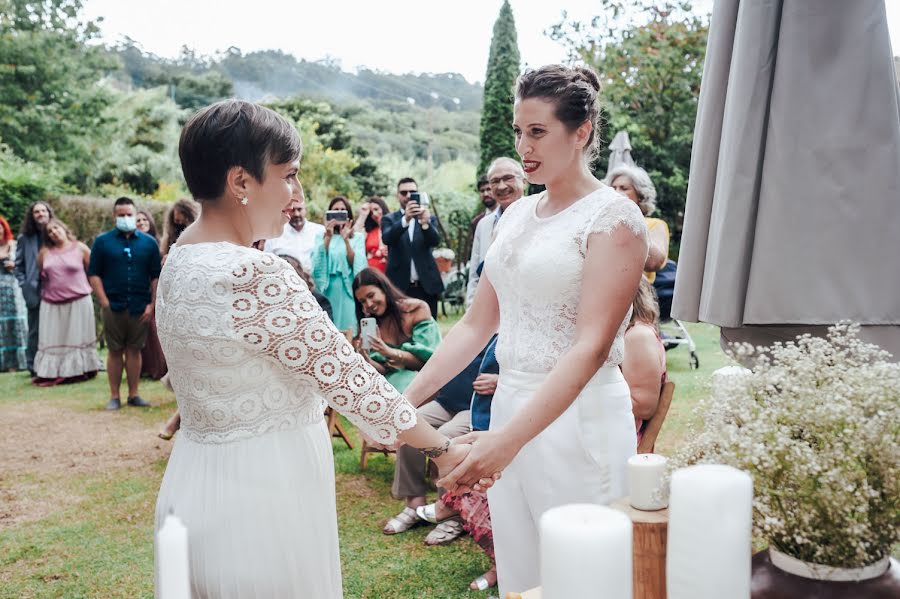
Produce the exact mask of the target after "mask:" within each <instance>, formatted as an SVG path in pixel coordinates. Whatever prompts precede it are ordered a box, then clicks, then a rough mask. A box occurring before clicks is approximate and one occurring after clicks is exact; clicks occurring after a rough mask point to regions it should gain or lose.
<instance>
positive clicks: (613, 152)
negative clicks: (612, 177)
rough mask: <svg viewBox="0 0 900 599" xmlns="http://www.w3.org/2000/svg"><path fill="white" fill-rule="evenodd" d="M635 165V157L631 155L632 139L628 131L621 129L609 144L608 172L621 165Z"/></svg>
mask: <svg viewBox="0 0 900 599" xmlns="http://www.w3.org/2000/svg"><path fill="white" fill-rule="evenodd" d="M623 164H625V165H627V166H634V158H632V157H631V140H630V139H628V132H627V131H619V132H618V133H616V136H615V137H613V140H612V142H610V144H609V163H608V164H607V166H606V174H607V175H609V173H610V172H612V170H613V169H614V168H616V167H617V166H620V165H623Z"/></svg>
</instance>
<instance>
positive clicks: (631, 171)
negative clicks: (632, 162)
mask: <svg viewBox="0 0 900 599" xmlns="http://www.w3.org/2000/svg"><path fill="white" fill-rule="evenodd" d="M606 184H607V185H609V186H610V187H612V188H613V189H615V190H616V191H618V192H619V193H621V194H622V195H624V196H626V197H627V198H628V199H630V200H631V201H632V202H634V203H635V204H637V205H638V208H640V209H641V212H643V213H644V221H645V222H646V223H647V230H648V231H649V232H650V253H649V254H648V255H647V262H646V264H644V276H645V277H647V280H648V281H650V282H651V283H652V282H653V281H654V279H656V271H658V270H660V269H661V268H662V267H664V266H665V265H666V260H668V258H669V227H668V225H666V221H664V220H662V219H661V218H652V217H650V215H651V214H653V211H654V210H656V187H654V186H653V181H651V180H650V175H648V174H647V171H645V170H644V169H642V168H641V167H639V166H628V165H625V164H623V165H621V166H617V167H616V168H614V169H612V170H611V171H610V172H609V173H608V174H607V175H606Z"/></svg>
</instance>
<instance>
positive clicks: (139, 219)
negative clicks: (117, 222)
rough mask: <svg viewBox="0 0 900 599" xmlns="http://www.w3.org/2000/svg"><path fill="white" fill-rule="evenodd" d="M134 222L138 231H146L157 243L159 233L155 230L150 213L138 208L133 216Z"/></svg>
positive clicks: (153, 220) (154, 221)
mask: <svg viewBox="0 0 900 599" xmlns="http://www.w3.org/2000/svg"><path fill="white" fill-rule="evenodd" d="M134 222H135V224H136V225H137V230H138V231H140V232H141V233H146V234H147V235H149V236H150V237H152V238H153V239H155V240H156V243H159V235H158V234H157V231H156V220H155V219H154V218H153V215H152V214H150V213H149V212H148V211H146V210H138V211H137V216H135V217H134Z"/></svg>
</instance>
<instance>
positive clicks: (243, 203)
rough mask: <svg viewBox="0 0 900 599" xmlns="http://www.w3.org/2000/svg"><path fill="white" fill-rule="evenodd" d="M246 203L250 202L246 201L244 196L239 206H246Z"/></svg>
mask: <svg viewBox="0 0 900 599" xmlns="http://www.w3.org/2000/svg"><path fill="white" fill-rule="evenodd" d="M248 203H250V200H248V199H247V196H244V198H243V199H242V200H241V206H246V205H247V204H248Z"/></svg>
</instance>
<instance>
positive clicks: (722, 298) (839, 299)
mask: <svg viewBox="0 0 900 599" xmlns="http://www.w3.org/2000/svg"><path fill="white" fill-rule="evenodd" d="M897 257H900V100H898V87H897V81H896V78H895V74H894V65H893V58H892V52H891V47H890V39H889V37H888V30H887V17H886V14H885V8H884V2H883V0H854V1H853V2H847V1H845V0H784V1H777V0H718V1H717V2H716V3H715V5H714V8H713V14H712V19H711V23H710V33H709V41H708V46H707V53H706V62H705V67H704V73H703V81H702V86H701V92H700V103H699V107H698V113H697V123H696V128H695V132H694V145H693V149H692V157H691V172H690V182H689V186H688V197H687V204H686V209H685V219H684V229H683V236H682V241H681V251H680V256H679V264H678V276H677V280H676V284H675V297H674V301H673V308H672V313H673V315H674V316H675V317H676V318H679V319H683V320H688V321H702V322H708V323H712V324H716V325H719V326H720V327H723V331H722V333H723V339H725V340H726V341H734V340H742V341H750V342H754V343H758V344H766V343H768V342H771V341H772V340H773V339H781V338H785V337H786V336H793V335H795V334H797V333H801V332H812V333H814V334H820V333H821V332H822V331H823V330H824V327H825V326H827V325H829V324H833V323H835V322H839V321H841V320H852V321H855V322H859V323H861V324H862V325H864V327H863V332H864V335H863V336H864V338H867V339H869V340H872V341H875V342H877V343H879V344H880V345H881V346H882V347H884V349H887V350H888V351H891V352H892V353H893V354H894V355H895V357H900V326H898V325H900V276H898V269H897V267H896V263H895V260H896V259H897Z"/></svg>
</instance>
